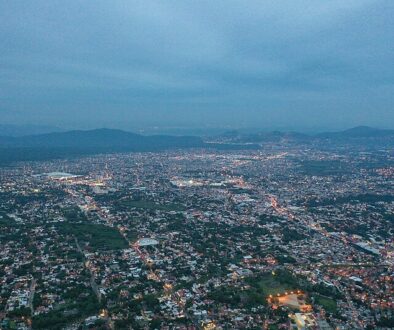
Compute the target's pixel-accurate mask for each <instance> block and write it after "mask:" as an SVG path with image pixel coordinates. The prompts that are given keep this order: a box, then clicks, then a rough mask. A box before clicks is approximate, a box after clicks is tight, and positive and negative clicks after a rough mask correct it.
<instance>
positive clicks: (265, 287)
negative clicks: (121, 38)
mask: <svg viewBox="0 0 394 330" xmlns="http://www.w3.org/2000/svg"><path fill="white" fill-rule="evenodd" d="M247 282H248V283H249V284H250V285H251V286H252V287H253V288H255V289H256V291H257V292H259V293H261V294H262V295H264V296H265V297H268V296H269V295H276V294H278V293H279V294H283V293H285V292H286V291H292V290H297V289H298V288H297V286H296V285H295V283H291V282H292V281H289V280H287V275H281V274H279V275H273V274H271V273H269V274H264V275H262V276H259V277H257V278H255V277H254V278H250V279H248V280H247Z"/></svg>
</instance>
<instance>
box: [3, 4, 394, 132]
mask: <svg viewBox="0 0 394 330" xmlns="http://www.w3.org/2000/svg"><path fill="white" fill-rule="evenodd" d="M393 17H394V1H392V0H388V1H384V0H381V1H374V0H330V1H326V0H321V1H318V0H311V1H307V0H288V1H286V0H283V1H277V0H275V1H254V0H248V1H246V0H239V1H232V0H223V1H219V0H217V1H215V0H208V1H188V0H179V1H178V0H167V1H163V0H157V1H150V0H142V1H133V0H128V1H117V0H107V1H100V0H95V1H85V0H84V1H74V0H67V1H64V0H62V1H54V0H51V1H48V0H44V1H41V0H34V1H18V0H12V1H10V0H0V44H1V47H0V123H3V124H4V123H8V124H10V123H12V124H18V123H19V124H40V125H55V126H58V127H66V128H92V127H104V126H105V127H118V128H123V129H135V128H143V127H152V126H160V127H169V126H171V127H175V126H177V127H262V128H265V129H267V128H292V129H297V128H298V129H303V128H317V129H320V128H345V127H351V126H355V125H361V124H367V125H371V126H376V127H392V128H394V20H393Z"/></svg>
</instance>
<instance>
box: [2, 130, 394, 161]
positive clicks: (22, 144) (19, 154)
mask: <svg viewBox="0 0 394 330" xmlns="http://www.w3.org/2000/svg"><path fill="white" fill-rule="evenodd" d="M381 138H385V139H387V138H389V139H390V140H389V141H392V140H393V141H394V130H383V129H376V128H371V127H367V126H359V127H355V128H352V129H348V130H345V131H341V132H329V133H321V134H316V135H307V134H302V133H297V132H279V131H274V132H261V133H253V134H246V133H239V132H237V131H229V132H225V133H223V134H221V135H219V136H215V137H211V138H209V139H205V140H204V139H203V138H201V137H196V136H170V135H150V136H144V135H140V134H135V133H131V132H126V131H122V130H116V129H105V128H103V129H94V130H87V131H78V130H75V131H67V132H53V133H46V134H38V135H28V136H17V137H15V136H0V164H8V163H10V162H14V161H25V160H27V161H29V160H46V159H55V158H65V157H74V156H81V155H89V154H98V153H111V152H137V151H139V152H143V151H160V150H169V149H185V148H216V149H255V148H258V144H259V143H269V142H287V141H290V142H296V143H297V142H298V143H302V142H310V141H327V140H330V141H344V140H359V139H361V140H363V139H369V140H374V139H381Z"/></svg>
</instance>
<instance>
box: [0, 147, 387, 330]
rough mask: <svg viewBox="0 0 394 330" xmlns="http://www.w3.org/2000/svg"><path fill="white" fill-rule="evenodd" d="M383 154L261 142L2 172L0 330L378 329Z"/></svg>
mask: <svg viewBox="0 0 394 330" xmlns="http://www.w3.org/2000/svg"><path fill="white" fill-rule="evenodd" d="M393 165H394V154H393V150H392V148H390V147H388V148H384V147H379V148H366V147H364V146H354V147H352V148H350V147H348V148H346V149H343V150H340V149H338V148H331V147H326V148H324V147H322V146H321V145H314V144H310V143H308V144H301V143H283V142H281V143H264V144H261V146H260V148H259V149H257V150H206V149H183V150H168V151H162V152H141V153H113V154H111V153H110V154H98V155H92V156H86V157H81V158H68V159H57V160H56V159H55V160H47V161H32V162H20V163H18V164H16V165H15V166H11V167H3V168H1V170H0V186H1V190H0V198H1V203H0V205H1V209H0V212H1V213H0V224H1V232H0V235H1V236H0V237H1V242H2V249H1V251H0V265H1V267H0V269H1V273H0V287H1V296H0V297H1V298H0V320H1V327H2V328H4V329H30V328H33V329H44V328H45V329H46V328H48V329H77V328H81V329H87V328H95V329H108V328H109V329H390V328H392V327H393V320H394V318H393V317H394V314H393V310H394V308H393V307H394V295H393V293H394V291H393V290H394V278H393V265H394V245H393V219H394V218H393V215H394V196H393V181H394V167H393Z"/></svg>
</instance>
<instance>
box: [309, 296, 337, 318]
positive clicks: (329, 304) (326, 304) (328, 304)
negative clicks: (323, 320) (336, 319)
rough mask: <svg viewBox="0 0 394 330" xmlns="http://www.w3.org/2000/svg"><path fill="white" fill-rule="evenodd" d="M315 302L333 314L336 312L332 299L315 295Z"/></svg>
mask: <svg viewBox="0 0 394 330" xmlns="http://www.w3.org/2000/svg"><path fill="white" fill-rule="evenodd" d="M314 298H315V303H316V304H318V305H320V306H322V307H323V308H324V309H325V310H326V311H327V312H329V313H333V314H335V313H336V312H337V303H336V301H335V300H334V299H332V298H328V297H323V296H320V295H316V296H315V297H314Z"/></svg>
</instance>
